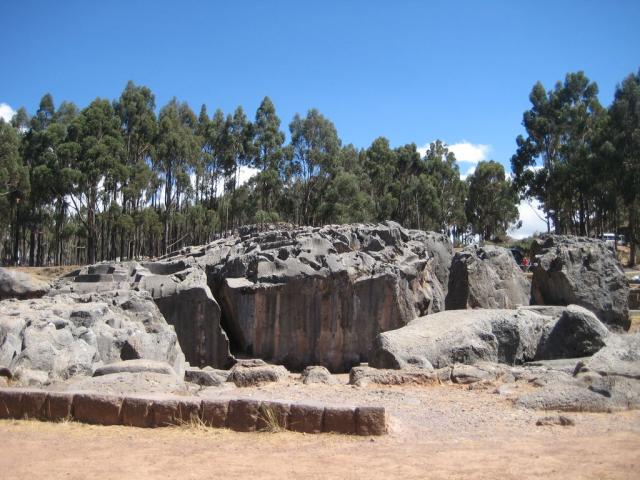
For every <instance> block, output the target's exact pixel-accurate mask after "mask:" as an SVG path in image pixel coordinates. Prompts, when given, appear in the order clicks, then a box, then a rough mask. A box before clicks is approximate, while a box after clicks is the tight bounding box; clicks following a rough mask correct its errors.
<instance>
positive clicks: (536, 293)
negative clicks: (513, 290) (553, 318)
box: [531, 235, 631, 330]
mask: <svg viewBox="0 0 640 480" xmlns="http://www.w3.org/2000/svg"><path fill="white" fill-rule="evenodd" d="M536 250H537V251H536V254H535V257H536V260H535V263H536V264H537V266H536V267H535V268H534V271H533V280H532V285H531V293H532V296H533V299H534V300H535V303H537V304H539V305H569V304H576V305H580V306H582V307H585V308H587V309H588V310H590V311H592V312H593V313H595V314H596V316H597V317H598V318H599V319H600V320H601V321H602V322H604V323H605V324H606V325H607V326H608V327H609V328H610V329H612V330H628V329H629V327H630V325H631V322H630V319H629V307H628V300H629V284H628V281H627V279H626V277H625V275H624V271H623V269H622V267H621V266H620V264H619V263H618V261H617V260H616V258H615V255H614V253H613V251H612V250H611V249H610V248H608V247H607V245H606V244H605V243H604V242H603V241H601V240H596V239H591V238H585V237H573V236H560V235H545V236H543V237H542V238H541V239H540V241H539V243H538V245H537V247H536Z"/></svg>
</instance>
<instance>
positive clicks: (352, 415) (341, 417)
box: [322, 407, 356, 435]
mask: <svg viewBox="0 0 640 480" xmlns="http://www.w3.org/2000/svg"><path fill="white" fill-rule="evenodd" d="M322 431H323V432H333V433H342V434H346V435H354V434H355V433H356V411H355V409H354V408H352V407H326V408H325V409H324V419H323V421H322Z"/></svg>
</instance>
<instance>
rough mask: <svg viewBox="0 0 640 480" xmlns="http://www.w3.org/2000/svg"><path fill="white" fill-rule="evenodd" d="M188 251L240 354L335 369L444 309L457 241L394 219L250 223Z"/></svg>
mask: <svg viewBox="0 0 640 480" xmlns="http://www.w3.org/2000/svg"><path fill="white" fill-rule="evenodd" d="M436 247H437V248H436ZM447 252H449V253H448V254H447ZM188 255H190V256H192V257H193V259H194V261H195V262H196V263H198V264H200V265H202V266H204V268H205V269H206V271H207V275H208V278H209V285H210V286H211V287H212V290H213V294H214V296H215V297H216V298H217V299H218V301H219V303H220V306H221V308H222V325H223V327H224V329H225V331H226V333H227V335H228V336H229V340H230V342H231V345H232V347H233V348H234V349H235V352H237V353H239V354H243V355H251V356H254V357H259V358H263V359H265V360H268V361H269V362H272V363H280V364H284V365H286V366H287V367H289V368H291V369H295V370H301V369H302V368H304V367H305V366H308V365H323V366H325V367H327V368H329V369H330V370H331V371H334V372H335V371H348V370H349V368H350V367H351V366H353V365H356V364H359V363H360V362H363V361H366V359H367V353H368V350H369V348H370V345H371V341H372V340H373V339H374V338H375V336H376V335H377V334H378V333H380V332H383V331H386V330H391V329H395V328H398V327H401V326H403V325H404V324H406V323H407V322H409V321H410V320H411V319H413V318H415V317H418V316H421V315H425V314H428V313H433V312H437V311H440V310H442V309H443V308H444V298H445V293H446V292H445V287H444V286H443V284H442V283H441V280H440V278H442V279H444V278H446V267H445V265H447V266H448V264H449V262H450V258H451V244H450V243H449V241H448V240H447V239H446V237H444V236H437V235H430V234H426V233H425V232H419V231H411V230H405V229H403V228H401V227H400V226H399V225H398V224H396V223H393V222H386V223H383V224H378V225H341V226H327V227H322V228H311V227H302V228H292V229H289V230H287V229H281V230H268V231H256V230H246V231H243V232H241V235H240V237H236V238H229V239H224V240H221V241H218V242H214V243H213V244H211V245H209V246H208V247H206V248H204V249H200V250H199V251H195V250H192V251H191V252H190V253H189V254H188ZM439 276H440V278H439Z"/></svg>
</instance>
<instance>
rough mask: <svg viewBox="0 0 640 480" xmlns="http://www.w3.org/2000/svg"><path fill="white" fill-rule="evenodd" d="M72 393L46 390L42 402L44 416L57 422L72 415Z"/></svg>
mask: <svg viewBox="0 0 640 480" xmlns="http://www.w3.org/2000/svg"><path fill="white" fill-rule="evenodd" d="M73 397H74V395H73V393H67V392H48V393H47V398H46V399H45V402H44V408H43V411H44V418H45V419H47V420H49V421H53V422H57V421H60V420H65V419H69V418H71V417H72V415H73Z"/></svg>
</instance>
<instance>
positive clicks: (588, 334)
mask: <svg viewBox="0 0 640 480" xmlns="http://www.w3.org/2000/svg"><path fill="white" fill-rule="evenodd" d="M608 335H609V331H608V330H607V327H605V326H604V325H603V324H602V323H601V322H600V320H598V318H597V317H596V316H595V315H594V314H593V313H591V312H590V311H589V310H587V309H585V308H582V307H579V306H577V305H569V306H568V307H566V308H563V309H561V312H560V315H559V319H558V320H557V321H556V322H555V323H554V324H553V327H552V328H551V329H549V330H548V333H545V335H544V336H543V338H542V339H541V346H540V348H539V349H538V353H537V354H536V359H540V360H550V359H557V358H578V357H585V356H589V355H593V354H594V353H596V352H597V351H598V350H600V349H601V348H602V347H603V346H604V345H605V340H606V338H607V336H608Z"/></svg>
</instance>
